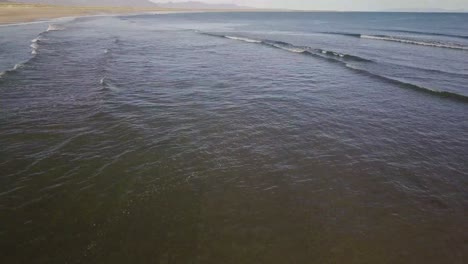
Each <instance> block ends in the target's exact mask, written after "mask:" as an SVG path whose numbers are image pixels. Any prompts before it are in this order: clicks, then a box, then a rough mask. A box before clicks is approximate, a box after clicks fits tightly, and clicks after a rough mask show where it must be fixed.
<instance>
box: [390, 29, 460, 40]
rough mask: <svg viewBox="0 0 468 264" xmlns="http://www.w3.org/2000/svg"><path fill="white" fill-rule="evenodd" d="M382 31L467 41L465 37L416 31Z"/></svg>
mask: <svg viewBox="0 0 468 264" xmlns="http://www.w3.org/2000/svg"><path fill="white" fill-rule="evenodd" d="M382 31H387V32H397V33H409V34H417V35H425V36H441V37H450V38H460V39H468V36H467V35H454V34H445V33H435V32H424V31H416V30H400V29H382Z"/></svg>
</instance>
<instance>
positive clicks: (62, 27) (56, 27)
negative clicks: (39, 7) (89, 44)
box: [46, 24, 65, 32]
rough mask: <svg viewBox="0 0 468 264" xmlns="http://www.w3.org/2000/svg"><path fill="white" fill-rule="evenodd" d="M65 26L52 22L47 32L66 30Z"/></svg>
mask: <svg viewBox="0 0 468 264" xmlns="http://www.w3.org/2000/svg"><path fill="white" fill-rule="evenodd" d="M64 29H65V27H64V26H61V25H57V24H50V25H49V27H48V28H47V30H46V32H49V31H59V30H64Z"/></svg>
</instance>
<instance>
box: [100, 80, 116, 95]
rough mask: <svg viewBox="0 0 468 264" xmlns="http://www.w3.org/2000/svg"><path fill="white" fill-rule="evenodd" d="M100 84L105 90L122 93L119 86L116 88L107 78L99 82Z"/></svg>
mask: <svg viewBox="0 0 468 264" xmlns="http://www.w3.org/2000/svg"><path fill="white" fill-rule="evenodd" d="M99 84H100V85H101V86H102V89H103V90H110V91H115V92H118V91H120V89H119V88H118V87H117V86H115V85H114V84H113V83H112V82H111V81H109V80H107V78H106V77H104V78H102V79H101V80H99Z"/></svg>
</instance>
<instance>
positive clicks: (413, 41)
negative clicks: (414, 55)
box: [320, 32, 468, 50]
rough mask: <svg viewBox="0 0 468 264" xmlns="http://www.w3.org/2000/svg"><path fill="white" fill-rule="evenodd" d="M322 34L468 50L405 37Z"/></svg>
mask: <svg viewBox="0 0 468 264" xmlns="http://www.w3.org/2000/svg"><path fill="white" fill-rule="evenodd" d="M320 33H322V34H329V35H341V36H347V37H355V38H362V39H370V40H382V41H392V42H398V43H403V44H411V45H419V46H426V47H434V48H446V49H454V50H468V46H464V45H461V44H457V43H444V42H438V41H428V40H418V39H412V38H405V37H403V36H387V35H366V34H355V33H341V32H320Z"/></svg>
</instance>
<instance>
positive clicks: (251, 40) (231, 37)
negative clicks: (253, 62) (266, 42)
mask: <svg viewBox="0 0 468 264" xmlns="http://www.w3.org/2000/svg"><path fill="white" fill-rule="evenodd" d="M225 37H226V38H228V39H233V40H240V41H244V42H249V43H262V42H261V41H260V40H256V39H249V38H243V37H233V36H225Z"/></svg>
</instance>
